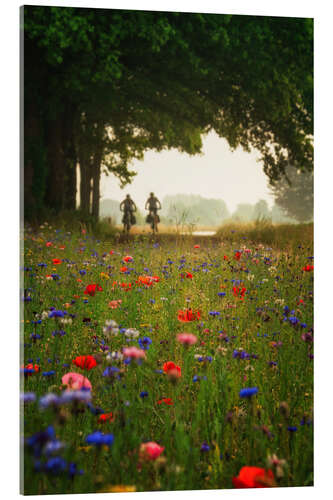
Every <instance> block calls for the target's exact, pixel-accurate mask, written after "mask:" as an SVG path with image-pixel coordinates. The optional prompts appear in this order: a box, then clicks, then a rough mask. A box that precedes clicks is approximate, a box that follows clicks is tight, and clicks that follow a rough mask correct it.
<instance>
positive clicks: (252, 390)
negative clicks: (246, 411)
mask: <svg viewBox="0 0 333 500" xmlns="http://www.w3.org/2000/svg"><path fill="white" fill-rule="evenodd" d="M257 392H258V387H246V388H245V389H242V390H241V391H240V392H239V397H241V398H250V397H251V396H253V395H254V394H257Z"/></svg>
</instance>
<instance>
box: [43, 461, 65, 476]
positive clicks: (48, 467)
mask: <svg viewBox="0 0 333 500" xmlns="http://www.w3.org/2000/svg"><path fill="white" fill-rule="evenodd" d="M66 466H67V462H66V460H64V459H63V458H62V457H52V458H49V460H48V461H47V462H46V463H45V465H44V470H45V472H49V473H51V474H54V475H57V474H60V473H61V472H63V471H64V470H66Z"/></svg>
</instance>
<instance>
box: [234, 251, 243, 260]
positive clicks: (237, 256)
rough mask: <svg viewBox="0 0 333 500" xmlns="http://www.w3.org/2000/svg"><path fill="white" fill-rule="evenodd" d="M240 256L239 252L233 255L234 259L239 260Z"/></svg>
mask: <svg viewBox="0 0 333 500" xmlns="http://www.w3.org/2000/svg"><path fill="white" fill-rule="evenodd" d="M241 256H242V254H241V252H236V253H235V255H234V259H236V260H239V259H240V258H241Z"/></svg>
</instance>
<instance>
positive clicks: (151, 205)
mask: <svg viewBox="0 0 333 500" xmlns="http://www.w3.org/2000/svg"><path fill="white" fill-rule="evenodd" d="M161 208H162V205H161V202H160V201H159V200H158V199H157V198H156V196H155V195H154V193H150V196H149V198H148V200H147V201H146V204H145V210H149V214H148V215H147V217H146V222H147V223H148V224H151V228H152V230H153V232H155V231H158V229H157V224H158V222H160V218H159V216H158V215H157V210H160V209H161Z"/></svg>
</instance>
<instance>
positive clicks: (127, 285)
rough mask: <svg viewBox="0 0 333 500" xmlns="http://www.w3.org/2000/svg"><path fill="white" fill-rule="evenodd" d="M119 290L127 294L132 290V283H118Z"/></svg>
mask: <svg viewBox="0 0 333 500" xmlns="http://www.w3.org/2000/svg"><path fill="white" fill-rule="evenodd" d="M119 285H120V286H121V288H123V289H124V290H125V292H128V290H130V289H131V288H132V283H119Z"/></svg>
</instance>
